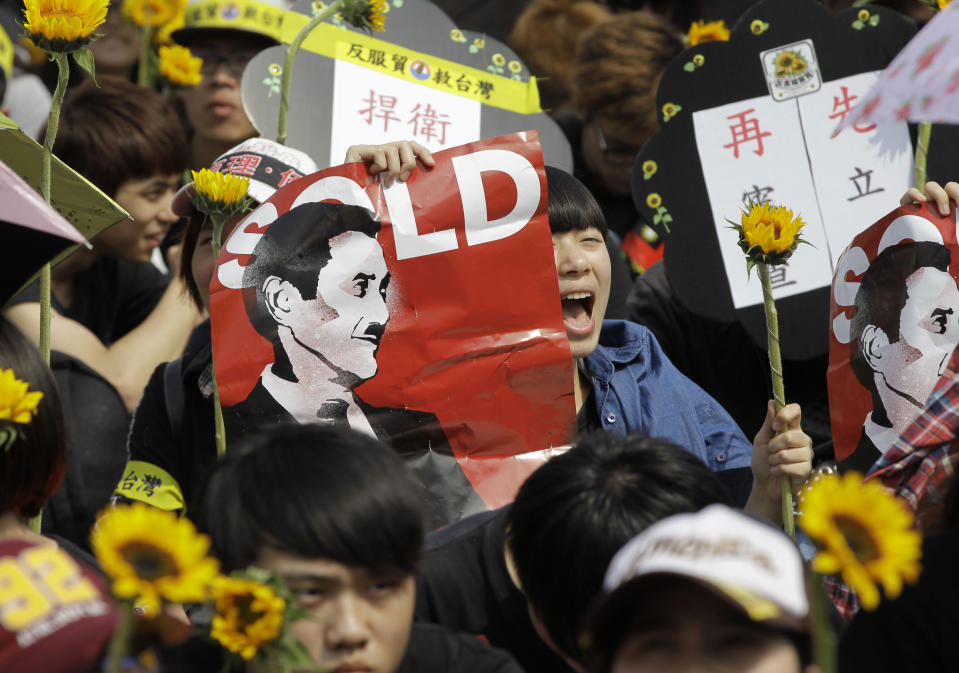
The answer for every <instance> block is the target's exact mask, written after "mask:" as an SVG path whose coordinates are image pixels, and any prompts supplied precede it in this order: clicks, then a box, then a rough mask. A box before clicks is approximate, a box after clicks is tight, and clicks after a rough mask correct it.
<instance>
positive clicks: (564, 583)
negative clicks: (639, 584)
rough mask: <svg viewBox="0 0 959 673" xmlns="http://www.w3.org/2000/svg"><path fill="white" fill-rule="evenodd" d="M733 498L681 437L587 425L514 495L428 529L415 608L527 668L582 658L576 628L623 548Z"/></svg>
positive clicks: (576, 663)
mask: <svg viewBox="0 0 959 673" xmlns="http://www.w3.org/2000/svg"><path fill="white" fill-rule="evenodd" d="M728 502H729V498H728V496H727V494H726V491H725V490H724V488H723V485H722V484H721V483H720V482H719V480H717V479H716V477H715V475H713V474H712V473H711V472H710V471H709V469H708V468H707V467H706V466H705V465H704V464H703V463H702V461H701V460H699V459H697V458H696V457H695V456H693V455H692V454H690V453H689V452H688V451H683V450H682V449H681V448H680V447H678V446H676V445H675V444H672V443H670V442H668V441H665V440H661V439H654V438H650V437H646V436H642V435H630V436H628V437H618V436H616V435H613V434H610V433H604V432H596V433H592V434H589V435H586V436H583V437H581V438H580V440H579V441H578V442H577V444H576V446H575V447H574V448H572V449H571V450H569V451H568V452H567V453H564V454H561V455H559V456H556V457H555V458H553V459H551V460H550V461H549V462H548V463H546V464H545V465H543V466H542V467H541V468H539V469H538V470H537V471H536V472H534V473H533V474H532V475H530V477H529V478H528V479H527V480H526V481H525V482H524V483H523V485H522V486H521V487H520V490H519V492H518V493H517V495H516V500H515V501H514V502H513V504H512V505H510V506H508V507H506V508H503V509H500V510H497V511H495V512H489V513H483V514H479V515H475V516H473V517H470V518H468V519H465V520H463V521H460V522H458V523H456V524H454V525H452V526H448V527H447V528H444V529H442V530H439V531H436V532H434V533H431V534H429V535H428V536H427V540H426V547H425V553H424V558H423V566H422V570H421V572H420V583H419V594H418V596H417V605H416V616H417V618H418V619H422V620H424V621H434V622H437V623H440V624H443V625H445V626H447V627H449V628H450V629H452V630H459V631H465V632H468V633H474V634H477V635H482V636H484V637H485V638H486V639H487V640H488V641H489V642H490V644H492V645H494V646H497V647H502V648H504V649H506V650H508V651H509V652H510V653H511V654H512V655H513V656H514V657H516V660H517V661H518V662H519V663H520V665H521V666H523V668H524V669H526V670H531V671H533V670H535V671H543V672H545V671H569V669H570V667H572V668H574V669H576V668H580V667H581V665H582V652H581V651H580V648H579V644H578V641H577V636H576V634H577V630H578V628H579V625H580V621H581V620H582V618H583V616H584V614H585V613H586V610H587V607H588V606H589V604H590V602H591V601H592V599H593V598H594V597H595V596H596V595H597V594H598V593H599V591H600V589H601V587H602V580H603V574H604V573H605V572H606V567H607V566H608V565H609V561H610V559H612V557H613V555H614V554H615V553H616V551H618V550H619V548H620V547H622V546H623V545H624V544H625V543H626V542H628V541H629V540H630V539H631V538H632V537H633V536H634V535H636V534H637V533H639V532H641V531H642V530H644V529H645V528H646V527H647V526H650V525H651V524H653V523H655V522H656V521H658V520H660V519H662V518H664V517H666V516H669V515H671V514H676V513H680V512H695V511H698V510H699V509H701V508H703V507H705V506H707V505H710V504H713V503H728ZM564 661H565V662H566V663H564Z"/></svg>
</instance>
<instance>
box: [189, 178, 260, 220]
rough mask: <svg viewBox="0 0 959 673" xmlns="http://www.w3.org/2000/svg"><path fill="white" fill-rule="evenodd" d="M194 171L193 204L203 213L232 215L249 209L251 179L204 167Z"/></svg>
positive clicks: (221, 215) (222, 215)
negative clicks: (248, 194)
mask: <svg viewBox="0 0 959 673" xmlns="http://www.w3.org/2000/svg"><path fill="white" fill-rule="evenodd" d="M192 173H193V189H194V196H193V204H194V205H195V206H196V209H197V210H199V211H200V212H201V213H206V214H207V215H210V216H219V217H224V218H227V217H230V216H231V215H236V214H237V213H241V212H243V211H244V210H246V209H247V206H249V203H250V199H249V197H248V196H247V195H246V192H247V190H248V189H249V188H250V179H249V178H245V177H243V176H240V175H233V174H231V173H217V172H216V171H211V170H210V169H209V168H204V169H202V170H199V171H192Z"/></svg>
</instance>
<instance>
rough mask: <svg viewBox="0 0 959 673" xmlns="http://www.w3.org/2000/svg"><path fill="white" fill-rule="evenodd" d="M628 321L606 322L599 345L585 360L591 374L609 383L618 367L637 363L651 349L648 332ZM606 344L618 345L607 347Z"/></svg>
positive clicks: (604, 322)
mask: <svg viewBox="0 0 959 673" xmlns="http://www.w3.org/2000/svg"><path fill="white" fill-rule="evenodd" d="M638 327H639V326H638V325H636V324H635V323H632V322H629V321H626V320H604V321H603V327H602V329H601V331H600V334H599V345H597V346H596V350H595V351H593V352H592V353H590V354H589V355H588V356H586V358H585V361H586V362H585V363H586V369H587V371H588V372H589V374H590V375H591V376H593V377H595V378H597V379H600V380H602V381H607V382H608V381H609V379H610V378H611V377H612V375H613V372H614V371H616V368H617V365H627V364H630V363H634V362H636V360H637V358H640V356H641V354H642V353H643V352H644V351H646V350H647V349H648V348H649V339H648V338H647V336H646V335H647V332H646V331H645V330H643V329H641V328H638ZM604 344H616V345H615V346H607V345H604Z"/></svg>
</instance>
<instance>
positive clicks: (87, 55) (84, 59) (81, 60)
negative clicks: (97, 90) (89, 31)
mask: <svg viewBox="0 0 959 673" xmlns="http://www.w3.org/2000/svg"><path fill="white" fill-rule="evenodd" d="M72 56H73V60H74V61H75V62H76V64H77V65H78V66H80V67H81V68H83V69H84V70H86V71H87V73H88V74H89V75H90V79H92V80H93V83H94V84H96V81H97V76H96V73H95V72H94V65H93V52H92V51H90V50H89V49H87V48H86V47H83V48H81V49H77V50H76V51H74V52H73V53H72ZM98 86H99V85H98Z"/></svg>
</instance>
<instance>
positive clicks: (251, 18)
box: [183, 0, 287, 42]
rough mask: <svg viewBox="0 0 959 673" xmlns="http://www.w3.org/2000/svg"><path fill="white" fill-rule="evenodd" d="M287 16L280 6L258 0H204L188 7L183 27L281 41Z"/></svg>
mask: <svg viewBox="0 0 959 673" xmlns="http://www.w3.org/2000/svg"><path fill="white" fill-rule="evenodd" d="M286 14H287V12H284V11H283V9H281V8H280V7H276V6H275V5H271V4H269V3H266V2H257V1H256V0H204V1H203V2H194V3H193V4H191V5H190V6H189V7H188V8H187V12H186V17H185V18H184V24H183V28H184V29H186V28H230V29H232V30H246V31H250V32H253V33H260V34H261V35H265V36H267V37H271V38H273V39H274V40H276V41H277V42H279V40H280V26H281V24H282V23H283V17H284V16H285V15H286Z"/></svg>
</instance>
